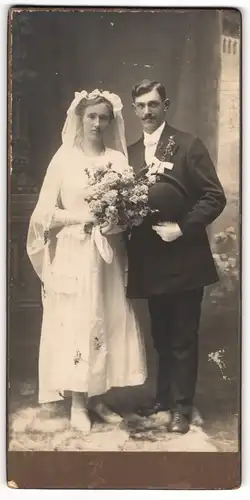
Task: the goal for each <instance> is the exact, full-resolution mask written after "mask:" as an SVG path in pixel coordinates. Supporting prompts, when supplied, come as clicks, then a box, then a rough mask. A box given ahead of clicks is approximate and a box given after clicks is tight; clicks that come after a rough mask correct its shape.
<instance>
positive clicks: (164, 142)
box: [155, 122, 175, 160]
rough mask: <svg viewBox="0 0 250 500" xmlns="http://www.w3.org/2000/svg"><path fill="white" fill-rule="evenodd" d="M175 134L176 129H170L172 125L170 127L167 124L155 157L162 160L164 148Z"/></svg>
mask: <svg viewBox="0 0 250 500" xmlns="http://www.w3.org/2000/svg"><path fill="white" fill-rule="evenodd" d="M174 133H175V129H173V128H172V127H170V125H168V123H167V122H166V123H165V127H164V129H163V131H162V134H161V137H160V140H159V142H158V144H157V148H156V151H155V157H156V158H158V160H161V156H162V147H163V148H164V146H166V145H167V144H168V141H169V138H170V136H171V135H174Z"/></svg>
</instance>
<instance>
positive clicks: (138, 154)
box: [133, 137, 146, 174]
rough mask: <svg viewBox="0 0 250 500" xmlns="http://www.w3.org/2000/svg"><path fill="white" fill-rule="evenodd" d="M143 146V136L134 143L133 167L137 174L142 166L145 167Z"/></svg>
mask: <svg viewBox="0 0 250 500" xmlns="http://www.w3.org/2000/svg"><path fill="white" fill-rule="evenodd" d="M145 165H146V163H145V146H144V143H143V137H141V138H140V140H139V141H138V143H137V145H136V150H135V157H134V161H133V167H134V170H135V173H136V174H137V173H138V172H139V171H140V170H141V169H142V168H143V167H145Z"/></svg>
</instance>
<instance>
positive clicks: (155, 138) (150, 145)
mask: <svg viewBox="0 0 250 500" xmlns="http://www.w3.org/2000/svg"><path fill="white" fill-rule="evenodd" d="M164 127H165V122H163V123H162V124H161V126H160V127H158V128H157V129H156V130H155V131H154V132H153V133H152V134H147V133H146V132H144V146H145V161H146V164H147V165H151V163H152V162H153V158H154V155H155V151H156V148H157V144H158V142H159V140H160V137H161V134H162V132H163V129H164Z"/></svg>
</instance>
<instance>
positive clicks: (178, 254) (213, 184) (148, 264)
mask: <svg viewBox="0 0 250 500" xmlns="http://www.w3.org/2000/svg"><path fill="white" fill-rule="evenodd" d="M170 136H174V142H175V147H174V148H173V153H174V154H173V156H172V158H171V159H169V158H168V159H167V160H168V161H171V162H172V163H173V164H174V166H173V168H172V170H171V171H168V173H169V174H170V175H171V176H172V177H173V178H175V179H176V180H177V181H178V183H179V184H180V185H181V186H182V187H183V189H184V191H185V192H186V197H185V210H184V211H183V214H182V216H181V217H180V219H179V220H177V221H176V222H178V224H179V226H180V228H181V230H182V233H183V235H182V236H181V237H180V238H178V239H177V240H175V241H173V242H171V243H167V242H164V241H163V240H162V239H161V238H160V236H158V234H157V233H156V232H155V231H153V229H152V219H151V217H147V218H146V219H145V221H144V222H143V224H142V225H141V226H139V227H135V228H133V230H132V233H131V238H130V240H128V262H129V272H128V288H127V294H128V297H130V298H136V297H137V298H145V297H149V296H151V295H155V294H162V293H173V292H178V291H182V290H191V289H194V288H198V287H201V286H205V285H209V284H211V283H213V282H216V281H217V280H218V275H217V271H216V268H215V264H214V260H213V257H212V254H211V250H210V245H209V241H208V237H207V232H206V226H208V225H209V224H211V222H213V221H214V220H215V219H216V218H217V217H218V216H219V215H220V213H221V212H222V211H223V209H224V207H225V205H226V198H225V194H224V191H223V188H222V186H221V183H220V181H219V179H218V177H217V174H216V171H215V168H214V166H213V163H212V161H211V159H210V156H209V154H208V151H207V149H206V148H205V146H204V145H203V143H202V142H201V140H200V139H198V138H195V137H193V136H192V135H191V134H188V133H185V132H181V131H179V130H176V129H174V128H172V127H170V126H169V125H168V124H167V123H166V125H165V127H164V130H163V133H162V136H161V138H160V141H159V143H158V146H157V149H156V153H155V156H156V157H157V158H158V159H160V160H162V151H166V146H167V144H168V142H169V138H170ZM162 148H163V149H162ZM144 153H145V147H144V144H143V138H141V139H140V140H139V141H138V142H136V143H135V144H133V145H131V146H130V147H129V148H128V154H129V163H130V165H131V166H133V168H134V170H135V172H136V173H138V172H139V171H140V169H141V168H142V167H143V166H145V159H144ZM165 160H166V158H165Z"/></svg>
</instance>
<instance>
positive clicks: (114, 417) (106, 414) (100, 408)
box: [91, 403, 122, 424]
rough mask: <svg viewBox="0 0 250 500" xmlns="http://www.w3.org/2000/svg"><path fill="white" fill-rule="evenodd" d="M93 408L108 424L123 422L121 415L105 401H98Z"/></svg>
mask: <svg viewBox="0 0 250 500" xmlns="http://www.w3.org/2000/svg"><path fill="white" fill-rule="evenodd" d="M91 410H92V411H94V412H95V413H96V414H97V415H98V416H99V417H100V418H101V419H102V420H103V421H104V422H106V423H107V424H120V423H121V422H122V418H121V417H120V415H118V414H117V413H114V412H113V411H111V410H110V409H109V408H108V407H107V406H106V405H105V404H104V403H98V404H97V405H95V406H93V407H92V408H91Z"/></svg>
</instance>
